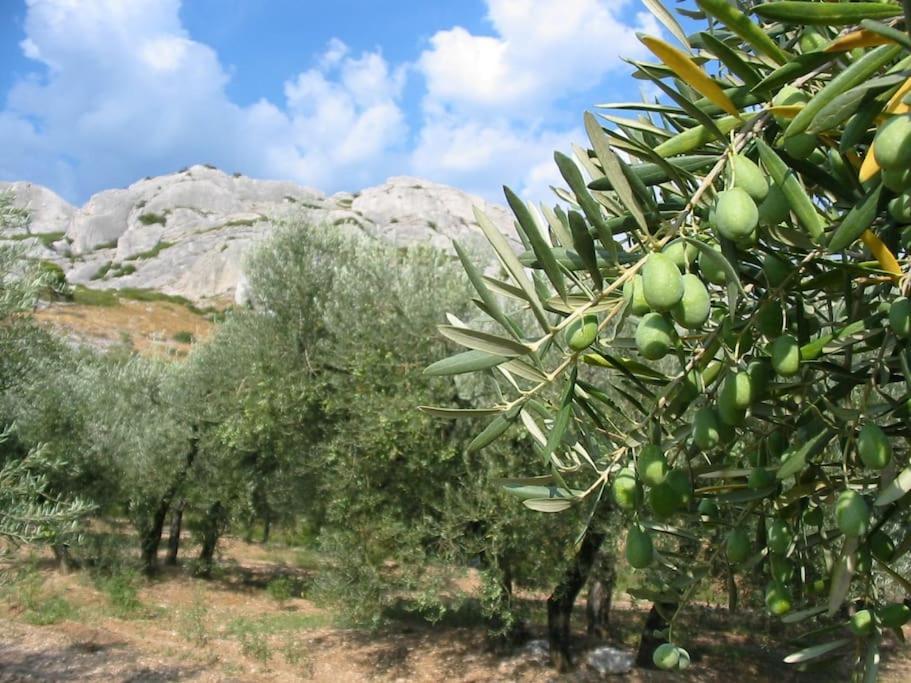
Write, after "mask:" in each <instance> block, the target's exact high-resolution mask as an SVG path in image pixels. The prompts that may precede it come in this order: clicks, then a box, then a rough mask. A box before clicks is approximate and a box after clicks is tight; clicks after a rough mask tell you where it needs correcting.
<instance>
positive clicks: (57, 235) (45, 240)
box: [35, 231, 66, 249]
mask: <svg viewBox="0 0 911 683" xmlns="http://www.w3.org/2000/svg"><path fill="white" fill-rule="evenodd" d="M64 235H66V233H65V232H63V231H60V232H42V233H38V234H37V235H35V237H37V238H38V239H39V240H40V241H41V244H43V245H44V246H45V247H47V248H48V249H50V248H51V245H52V244H53V243H54V242H56V241H57V240H60V239H63V237H64Z"/></svg>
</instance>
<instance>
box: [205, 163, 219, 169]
mask: <svg viewBox="0 0 911 683" xmlns="http://www.w3.org/2000/svg"><path fill="white" fill-rule="evenodd" d="M203 167H204V168H208V169H209V170H210V171H217V170H218V166H216V165H215V164H203Z"/></svg>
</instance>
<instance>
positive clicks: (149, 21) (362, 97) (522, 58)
mask: <svg viewBox="0 0 911 683" xmlns="http://www.w3.org/2000/svg"><path fill="white" fill-rule="evenodd" d="M180 4H181V0H129V1H126V0H27V6H28V12H27V15H26V20H25V24H24V28H25V37H24V39H23V40H22V41H21V43H20V47H21V49H22V51H23V54H24V55H26V57H28V58H29V59H31V60H34V61H35V62H36V64H37V65H40V66H41V67H43V68H41V69H40V73H39V72H37V71H36V73H35V74H31V75H29V76H27V77H25V78H22V79H20V80H19V81H18V82H17V83H16V84H15V85H14V86H13V87H12V89H11V90H10V91H9V92H8V93H7V98H6V105H5V108H4V109H2V110H0V149H3V150H4V154H3V155H0V177H3V178H10V179H29V180H32V181H35V182H39V183H43V184H45V185H48V186H50V187H52V188H54V189H55V190H57V191H59V192H61V193H62V194H64V195H65V196H67V197H68V198H77V199H79V200H83V199H85V198H86V197H87V196H88V195H89V194H90V193H92V192H95V191H97V190H99V189H104V188H108V187H119V186H124V185H126V184H128V183H130V182H133V181H134V180H136V179H138V178H140V177H143V176H146V175H156V174H159V173H167V172H173V171H174V170H176V169H178V168H180V167H181V166H185V165H189V164H193V163H204V162H205V163H213V164H215V165H217V166H219V167H220V168H223V169H225V170H227V171H235V170H237V171H241V172H243V173H247V174H249V175H253V176H256V177H266V178H288V179H291V180H295V181H297V182H301V183H304V184H309V185H313V186H316V187H319V188H320V189H322V190H325V191H330V192H331V191H334V190H338V189H349V190H354V189H359V188H361V187H364V186H366V185H369V184H372V183H377V182H382V181H383V180H384V179H385V178H386V177H387V176H389V175H397V174H402V173H411V174H416V175H423V176H426V177H429V178H430V179H433V180H436V181H439V182H446V183H450V184H454V185H457V186H460V187H463V188H465V189H468V190H472V191H475V192H478V193H480V194H483V195H485V196H486V197H488V198H497V197H499V196H500V194H499V189H498V188H499V186H500V184H502V183H505V184H509V185H510V186H511V187H513V188H514V189H515V190H517V191H519V192H521V193H524V194H525V195H526V196H529V197H536V198H544V197H547V196H549V192H548V190H547V186H548V185H549V184H552V183H555V182H558V181H559V176H558V174H557V172H556V169H555V168H554V165H553V161H552V154H553V150H554V149H563V150H566V149H568V147H569V144H570V142H571V141H580V140H582V139H583V136H582V134H581V132H580V130H579V123H580V121H581V112H579V111H577V109H576V105H573V107H567V105H566V104H565V102H566V100H567V98H571V97H573V96H578V95H579V93H583V92H587V91H589V90H590V89H591V88H593V87H594V86H596V85H599V84H604V82H605V79H606V77H607V76H608V75H609V74H610V73H611V72H612V71H613V70H614V69H616V68H617V65H618V64H619V63H620V62H619V59H618V55H620V54H624V55H636V54H639V53H640V46H639V44H638V42H637V41H636V39H635V36H634V34H633V32H634V31H635V30H638V29H643V28H644V29H646V30H649V31H652V32H654V31H656V30H657V29H656V27H655V26H654V22H653V21H652V20H650V19H647V18H643V17H642V16H640V15H637V17H636V18H635V19H634V20H632V23H633V24H635V26H633V25H628V23H625V22H629V21H630V20H628V19H624V15H623V13H622V11H623V10H624V9H626V8H628V6H630V4H631V3H630V1H629V0H488V15H487V19H488V22H489V25H490V28H491V31H490V35H476V34H473V33H471V32H469V31H468V30H466V29H464V28H462V27H458V26H456V27H447V28H445V29H444V30H441V31H439V32H437V33H436V34H435V35H434V36H432V38H431V39H430V40H429V41H428V43H427V46H426V49H425V50H424V51H423V52H422V53H421V54H419V55H418V56H417V58H416V60H415V62H414V63H411V64H409V63H404V64H389V63H388V62H387V60H386V59H385V58H384V57H383V55H382V53H381V52H380V51H378V50H377V51H367V52H363V53H356V52H354V51H352V50H351V49H350V48H349V46H347V45H346V44H345V43H344V42H342V41H341V40H339V39H337V38H332V39H330V40H328V41H327V44H326V48H325V50H324V51H323V52H322V54H319V55H314V57H313V61H312V66H311V67H310V68H304V69H303V70H302V71H300V72H299V73H298V74H296V75H295V76H294V77H292V78H290V79H289V80H288V81H287V82H286V83H285V84H284V91H283V98H282V100H281V101H278V102H270V101H267V100H260V101H258V102H254V103H253V104H250V105H246V106H240V105H238V104H236V103H235V102H233V101H232V100H231V99H230V98H229V96H228V94H227V92H226V87H227V85H228V82H229V80H230V75H229V73H228V71H227V70H226V69H225V67H224V66H223V65H222V62H221V60H220V58H219V55H218V54H217V53H216V52H215V50H214V49H212V48H211V47H210V46H208V45H206V44H203V43H201V42H198V41H196V40H194V39H193V37H192V36H190V35H189V33H188V32H187V31H186V29H185V28H184V27H183V25H182V23H181V20H180ZM408 79H411V84H413V85H415V86H416V87H417V88H423V91H419V92H418V97H419V100H420V107H419V108H417V110H414V111H411V112H410V113H408V114H406V112H405V111H404V109H403V106H404V105H403V101H404V96H403V93H404V89H405V86H406V81H407V80H408ZM609 95H610V92H607V93H604V95H603V96H604V97H607V96H609ZM601 96H602V95H599V97H601Z"/></svg>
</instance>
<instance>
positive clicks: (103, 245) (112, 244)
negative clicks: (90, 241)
mask: <svg viewBox="0 0 911 683" xmlns="http://www.w3.org/2000/svg"><path fill="white" fill-rule="evenodd" d="M116 248H117V240H116V239H114V240H111V241H110V242H102V243H101V244H99V245H96V246H95V247H94V249H95V251H97V250H98V249H116Z"/></svg>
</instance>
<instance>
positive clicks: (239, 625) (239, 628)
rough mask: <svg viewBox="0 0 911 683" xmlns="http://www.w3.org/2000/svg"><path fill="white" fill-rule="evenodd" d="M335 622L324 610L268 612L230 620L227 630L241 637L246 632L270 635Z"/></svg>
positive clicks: (313, 627)
mask: <svg viewBox="0 0 911 683" xmlns="http://www.w3.org/2000/svg"><path fill="white" fill-rule="evenodd" d="M335 624H336V620H335V618H334V617H332V616H331V615H329V614H324V613H322V612H317V613H309V614H304V613H301V612H278V613H276V614H266V615H263V616H260V617H257V618H255V619H253V618H247V617H239V618H237V619H234V620H233V621H231V622H229V623H228V626H227V627H226V629H225V631H226V632H227V633H228V635H231V636H234V637H237V638H239V637H241V636H242V635H243V634H245V633H246V634H250V633H255V634H259V635H263V636H268V635H272V634H273V633H284V632H286V631H308V630H311V629H316V628H326V627H329V626H333V625H335Z"/></svg>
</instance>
